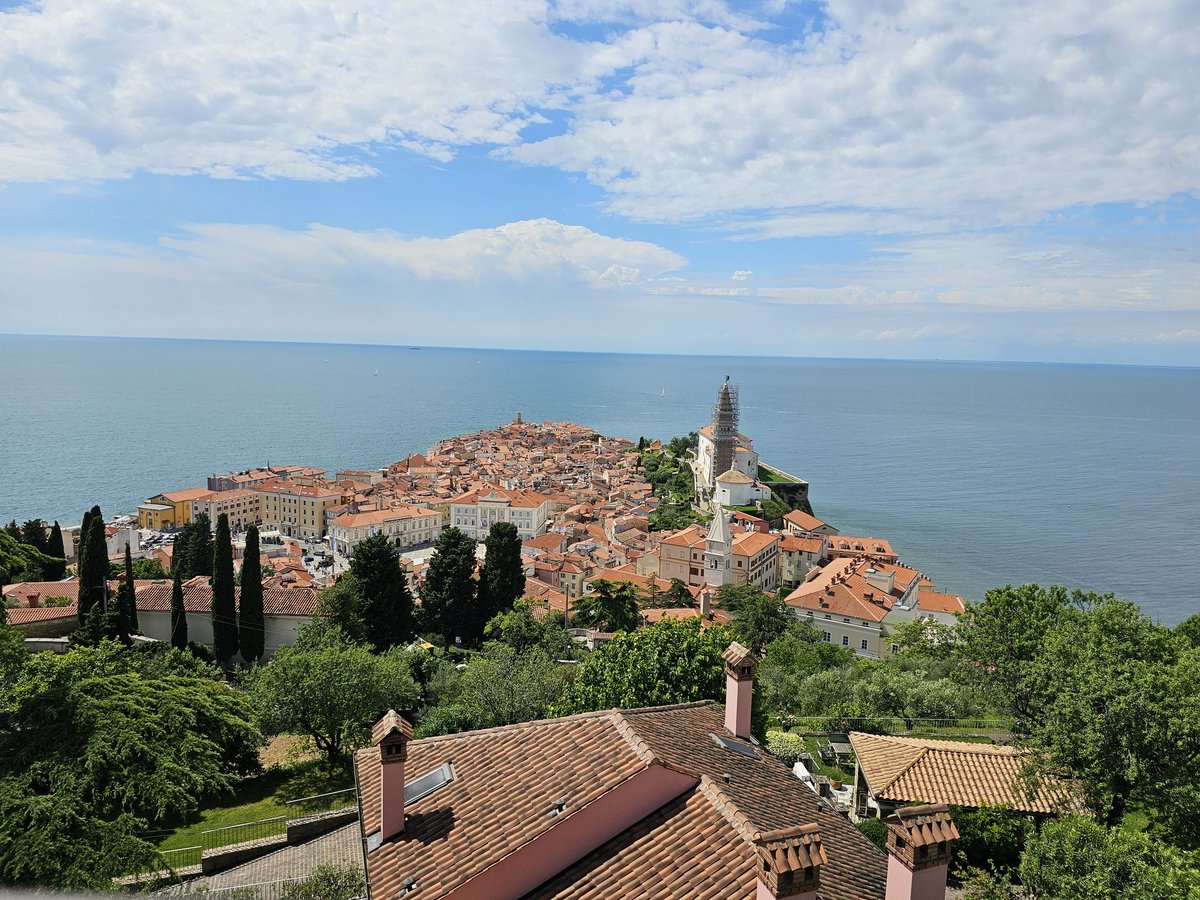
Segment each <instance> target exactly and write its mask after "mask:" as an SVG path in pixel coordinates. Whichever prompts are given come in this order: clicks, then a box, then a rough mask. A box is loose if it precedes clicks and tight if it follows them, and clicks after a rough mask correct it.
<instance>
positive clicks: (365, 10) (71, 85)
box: [0, 0, 589, 181]
mask: <svg viewBox="0 0 1200 900" xmlns="http://www.w3.org/2000/svg"><path fill="white" fill-rule="evenodd" d="M545 17H546V7H545V4H544V3H542V2H537V0H511V2H506V3H502V4H496V3H490V2H487V0H459V2H455V3H424V2H407V3H403V2H396V0H362V2H357V3H355V4H353V5H348V4H342V3H332V4H331V3H325V2H315V0H307V2H289V3H272V2H267V3H245V2H238V0H206V2H204V3H161V2H156V0H134V2H124V0H46V2H44V3H43V4H40V5H39V6H38V7H18V8H16V9H15V10H12V11H9V12H5V13H0V122H3V130H2V133H3V138H2V139H0V180H10V181H18V180H19V181H36V180H47V179H71V178H117V177H123V176H127V175H129V174H131V173H134V172H137V171H142V170H146V171H151V172H160V173H173V174H191V173H204V174H207V175H211V176H214V177H243V176H247V175H257V176H269V177H286V178H298V179H312V180H328V179H345V178H353V177H360V176H364V175H369V174H371V173H372V172H373V171H374V169H373V167H372V164H371V162H370V161H369V159H366V160H364V158H363V157H362V156H361V155H358V154H353V153H348V152H347V151H348V150H349V151H354V150H356V149H361V148H362V147H363V146H364V145H374V146H376V147H389V146H396V147H403V148H406V149H408V150H411V151H415V152H418V153H422V154H425V155H427V156H430V157H432V158H433V159H437V160H446V159H449V158H450V157H451V156H452V155H453V153H454V151H455V150H456V149H457V148H459V147H462V146H464V145H469V144H480V143H482V144H509V143H512V142H513V141H515V140H516V138H517V135H518V134H519V132H520V130H521V128H523V127H524V126H525V125H527V124H529V123H531V122H536V121H541V115H540V113H539V112H538V111H537V107H552V106H555V105H557V104H558V103H559V101H558V100H556V99H555V98H554V97H553V93H554V90H555V87H554V86H556V85H559V84H561V83H568V82H572V81H573V80H575V79H576V78H577V77H578V70H579V68H580V66H581V64H582V62H583V60H584V59H585V58H586V56H587V54H588V52H589V45H588V44H586V43H583V42H576V41H571V40H568V39H566V38H562V37H558V36H556V35H555V34H553V33H552V32H551V31H550V30H549V29H548V28H547V26H546V23H545Z"/></svg>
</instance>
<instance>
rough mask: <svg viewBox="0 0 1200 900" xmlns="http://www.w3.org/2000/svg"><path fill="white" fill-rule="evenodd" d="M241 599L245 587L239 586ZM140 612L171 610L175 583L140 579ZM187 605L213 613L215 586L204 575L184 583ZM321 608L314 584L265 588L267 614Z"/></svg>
mask: <svg viewBox="0 0 1200 900" xmlns="http://www.w3.org/2000/svg"><path fill="white" fill-rule="evenodd" d="M234 590H235V592H236V596H237V597H238V598H239V599H240V597H241V590H242V589H241V588H240V587H238V588H235V589H234ZM135 596H136V597H137V608H138V611H139V612H170V610H171V582H169V581H166V580H161V581H150V582H139V584H138V586H137V591H136V595H135ZM183 606H184V608H185V609H186V610H187V611H188V612H212V586H211V585H210V584H209V583H208V579H207V578H205V577H204V576H203V575H201V576H198V577H197V578H193V579H191V580H190V581H187V582H185V583H184V585H183ZM316 611H317V592H316V591H315V590H314V589H313V588H310V587H294V588H280V587H270V588H266V589H264V590H263V615H266V616H312V615H314V614H315V613H316Z"/></svg>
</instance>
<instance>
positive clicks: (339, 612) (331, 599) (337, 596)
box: [317, 572, 367, 644]
mask: <svg viewBox="0 0 1200 900" xmlns="http://www.w3.org/2000/svg"><path fill="white" fill-rule="evenodd" d="M362 607H363V598H362V591H360V590H359V588H358V580H357V579H356V578H355V577H354V573H353V572H345V573H343V574H342V576H341V577H340V578H338V580H337V581H335V582H334V583H333V584H331V585H330V586H329V587H327V588H325V589H324V590H323V591H321V593H319V594H318V595H317V615H318V616H319V617H321V618H323V619H324V620H325V621H327V622H329V623H330V624H331V625H333V626H335V627H337V628H340V629H341V630H342V632H343V633H344V634H345V635H346V637H348V638H349V639H350V640H351V641H353V642H354V643H356V644H362V643H365V642H366V640H367V626H366V623H365V622H364V621H363V614H362Z"/></svg>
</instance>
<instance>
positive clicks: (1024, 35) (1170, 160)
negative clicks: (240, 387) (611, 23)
mask: <svg viewBox="0 0 1200 900" xmlns="http://www.w3.org/2000/svg"><path fill="white" fill-rule="evenodd" d="M825 11H826V12H827V14H828V15H829V17H830V20H831V24H830V27H829V28H828V30H826V31H825V32H824V33H822V34H815V35H809V36H808V37H806V38H804V39H801V40H798V41H796V42H793V43H791V44H783V45H780V44H772V43H767V42H765V41H763V40H760V39H757V38H756V37H754V36H752V35H749V34H742V33H737V32H731V31H729V30H728V29H717V28H698V27H695V26H692V27H688V26H687V25H684V24H671V25H664V26H648V27H646V28H642V29H639V30H637V31H636V32H631V33H629V34H626V35H625V36H623V38H622V39H620V40H618V41H616V42H614V44H613V46H612V47H610V48H609V51H608V52H609V53H610V54H616V58H615V59H614V60H613V62H612V67H613V68H612V71H613V72H614V73H615V72H618V71H621V68H620V67H621V66H627V67H631V74H629V75H628V77H626V78H625V79H624V83H625V87H626V89H625V90H623V91H619V92H599V91H598V92H596V93H594V94H592V95H589V96H587V97H585V98H583V100H582V101H581V102H580V104H579V106H578V107H577V109H576V111H575V117H574V119H573V122H572V124H571V127H570V129H569V131H568V132H567V133H566V134H563V135H558V136H553V137H548V138H545V139H543V140H541V141H539V142H536V143H533V144H527V145H523V146H519V147H516V148H514V149H512V150H511V151H509V152H510V153H511V155H512V156H514V157H515V158H517V159H521V160H525V161H527V162H531V163H540V164H545V165H553V166H560V167H563V168H566V169H568V170H571V171H576V172H581V173H585V174H586V175H587V177H588V178H589V179H590V180H592V181H593V182H595V183H596V184H598V185H601V186H602V187H604V188H605V190H607V191H608V192H609V193H610V199H609V206H610V209H611V210H613V211H615V212H618V213H620V214H622V215H626V216H628V217H630V218H633V219H637V220H666V221H687V220H694V219H701V220H704V219H707V218H713V217H715V218H716V219H717V220H721V219H724V218H725V217H726V215H727V213H728V212H729V211H734V210H758V211H764V212H765V213H767V214H768V218H767V221H766V223H764V224H758V223H750V224H749V229H748V230H749V232H750V233H751V234H753V235H756V236H757V235H759V234H765V235H780V234H827V233H847V232H858V231H869V232H885V231H893V232H910V231H929V230H946V229H947V228H948V227H962V226H980V225H983V226H993V225H996V224H1021V223H1032V222H1036V221H1038V220H1039V219H1040V218H1041V217H1042V216H1043V215H1044V214H1045V213H1046V212H1047V211H1048V210H1054V209H1060V208H1064V207H1069V206H1072V205H1075V204H1092V203H1097V202H1101V201H1146V200H1153V199H1157V198H1164V197H1167V196H1169V195H1171V194H1172V193H1175V192H1180V191H1196V190H1197V189H1198V188H1200V138H1198V137H1197V134H1196V130H1195V128H1194V127H1193V126H1194V123H1195V121H1196V120H1197V119H1198V118H1200V92H1197V91H1196V90H1195V89H1194V86H1193V85H1192V84H1191V81H1192V79H1189V78H1188V77H1186V75H1185V74H1184V73H1187V72H1192V71H1195V69H1196V67H1197V61H1198V60H1200V45H1197V43H1196V41H1194V40H1193V39H1192V36H1193V35H1194V34H1195V33H1196V32H1197V31H1198V30H1200V6H1197V5H1196V4H1194V3H1188V2H1186V0H1175V2H1171V0H1167V2H1164V3H1159V4H1154V5H1152V6H1147V5H1145V4H1125V5H1118V6H1113V5H1111V4H1109V5H1103V4H1101V5H1100V6H1097V5H1096V4H1095V3H1091V2H1088V0H1065V2H1061V3H1053V4H1045V3H1040V2H1035V0H1027V2H1023V3H1018V4H1016V5H1013V4H1008V5H997V4H991V5H988V4H973V5H970V6H969V7H964V6H962V5H961V4H959V3H957V2H952V0H929V2H922V3H916V2H912V3H904V2H897V3H892V4H888V5H887V6H883V7H881V6H880V5H879V4H877V3H873V2H869V0H831V2H829V3H828V4H827V5H826V7H825ZM775 214H778V215H777V216H775Z"/></svg>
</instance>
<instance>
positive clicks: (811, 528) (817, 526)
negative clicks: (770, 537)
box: [783, 509, 838, 537]
mask: <svg viewBox="0 0 1200 900" xmlns="http://www.w3.org/2000/svg"><path fill="white" fill-rule="evenodd" d="M783 529H784V531H788V532H790V533H792V534H796V535H799V536H800V537H811V536H813V535H820V536H822V537H833V536H834V535H835V534H837V533H838V530H837V529H836V528H834V527H833V526H832V525H830V524H828V523H827V522H822V521H821V520H820V519H818V518H817V517H816V516H812V515H809V514H808V513H806V512H804V511H803V510H800V509H794V510H792V511H791V512H790V513H787V514H786V515H785V516H784V517H783Z"/></svg>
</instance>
